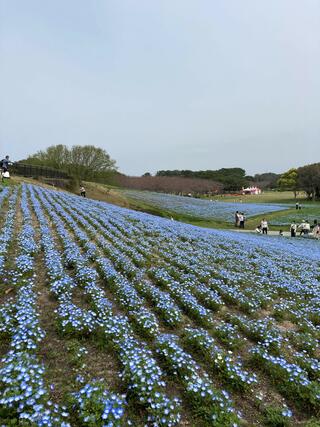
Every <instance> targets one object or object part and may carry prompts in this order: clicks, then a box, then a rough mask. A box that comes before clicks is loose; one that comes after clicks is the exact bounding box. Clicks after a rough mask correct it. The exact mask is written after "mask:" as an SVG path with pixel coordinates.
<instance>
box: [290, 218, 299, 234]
mask: <svg viewBox="0 0 320 427" xmlns="http://www.w3.org/2000/svg"><path fill="white" fill-rule="evenodd" d="M290 233H291V237H296V233H297V224H296V222H295V221H292V224H291V225H290Z"/></svg>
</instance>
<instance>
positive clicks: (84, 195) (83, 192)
mask: <svg viewBox="0 0 320 427" xmlns="http://www.w3.org/2000/svg"><path fill="white" fill-rule="evenodd" d="M80 196H82V197H86V189H85V188H84V186H83V185H82V186H81V187H80Z"/></svg>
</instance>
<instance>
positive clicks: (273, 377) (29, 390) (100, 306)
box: [0, 185, 320, 427]
mask: <svg viewBox="0 0 320 427" xmlns="http://www.w3.org/2000/svg"><path fill="white" fill-rule="evenodd" d="M180 199H182V200H184V198H180ZM186 201H187V202H190V199H186ZM199 202H202V201H199ZM206 203H210V202H206ZM211 203H212V202H211ZM215 205H218V203H215V204H212V206H215ZM0 206H2V212H3V215H2V219H1V222H0V236H2V238H1V242H0V262H1V274H0V276H1V286H2V287H1V288H0V289H1V292H2V289H3V292H2V293H1V294H0V344H1V346H0V351H1V364H0V425H1V423H3V425H10V424H9V420H10V422H14V423H16V425H39V426H65V427H66V426H68V425H72V426H73V425H87V426H127V425H137V426H162V427H164V426H176V425H187V424H186V423H187V422H189V423H191V425H201V426H202V425H203V426H210V425H211V426H222V427H224V426H226V427H227V426H237V425H239V426H240V425H242V424H243V423H244V424H245V423H247V425H296V424H299V423H300V424H301V423H302V425H303V424H305V423H307V422H309V423H311V424H310V425H311V426H312V425H313V424H312V422H314V421H313V420H316V419H318V418H319V411H320V407H319V401H320V391H319V378H320V374H319V372H320V367H319V366H320V361H319V356H320V355H319V325H320V286H319V280H320V264H319V262H320V247H319V242H317V241H294V242H293V241H289V240H287V239H281V238H277V237H266V238H265V239H263V240H262V239H259V238H257V236H254V235H238V234H236V233H233V232H227V231H222V230H220V231H217V230H205V229H201V228H198V227H193V226H190V225H186V224H182V223H178V222H172V221H168V220H165V219H162V218H157V217H155V216H150V215H147V214H144V213H142V212H134V211H131V210H128V209H123V208H119V207H116V206H113V205H109V204H106V203H103V202H98V201H93V200H88V199H83V198H79V197H76V196H73V195H71V194H68V193H64V192H55V191H51V190H46V189H44V188H40V187H33V186H29V185H28V186H26V185H23V186H22V187H17V188H16V189H14V190H13V191H12V190H8V189H6V190H5V191H4V192H3V193H2V192H0ZM210 206H211V205H210ZM220 206H222V204H221V205H220ZM250 206H251V207H252V208H253V209H254V205H250ZM278 208H279V207H277V209H278ZM225 209H226V208H225ZM234 209H235V208H234V207H233V208H232V211H233V210H234ZM271 209H273V207H271ZM257 213H260V212H257ZM252 214H253V215H254V214H255V213H254V212H253V213H252ZM223 215H224V216H226V215H229V214H228V213H227V211H226V210H225V211H224V212H223ZM231 220H232V217H231ZM62 349H64V350H62ZM51 353H53V354H51ZM53 360H55V361H56V362H55V363H56V365H61V368H62V369H61V370H59V369H57V366H55V365H54V363H53ZM59 368H60V367H59ZM58 372H61V374H59V373H58ZM59 375H60V377H59ZM315 422H316V421H315ZM275 423H276V424H275ZM13 425H14V424H13ZM314 425H316V424H314Z"/></svg>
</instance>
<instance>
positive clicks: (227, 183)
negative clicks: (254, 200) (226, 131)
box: [156, 168, 280, 191]
mask: <svg viewBox="0 0 320 427" xmlns="http://www.w3.org/2000/svg"><path fill="white" fill-rule="evenodd" d="M156 176H171V177H173V176H176V177H183V178H200V179H206V180H212V181H215V182H217V183H220V184H222V186H223V189H224V191H239V190H241V189H242V188H243V187H246V186H248V185H259V187H261V188H263V189H266V188H276V187H277V180H278V179H279V177H280V175H277V174H275V173H272V172H268V173H263V174H256V175H254V176H248V175H246V171H245V170H244V169H242V168H222V169H218V170H200V171H192V170H160V171H158V172H157V173H156Z"/></svg>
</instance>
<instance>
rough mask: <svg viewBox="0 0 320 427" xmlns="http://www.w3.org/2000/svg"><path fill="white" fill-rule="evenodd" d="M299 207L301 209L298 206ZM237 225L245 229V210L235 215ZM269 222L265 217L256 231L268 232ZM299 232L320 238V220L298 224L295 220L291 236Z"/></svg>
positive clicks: (280, 232)
mask: <svg viewBox="0 0 320 427" xmlns="http://www.w3.org/2000/svg"><path fill="white" fill-rule="evenodd" d="M297 209H301V205H300V207H299V206H298V208H297ZM234 219H235V227H238V228H242V229H244V224H245V220H246V217H245V215H244V213H243V212H239V211H236V213H235V216H234ZM268 230H269V224H268V221H267V220H266V218H263V219H262V221H261V222H260V224H259V225H257V227H256V229H255V232H256V233H259V234H268ZM298 233H299V235H300V236H312V237H315V238H317V239H320V222H318V221H317V220H316V219H315V220H314V221H313V224H310V223H309V221H307V220H303V221H302V222H301V224H297V223H296V222H295V221H293V222H292V224H291V225H290V235H291V237H296V236H297V234H298ZM283 235H284V233H283V230H280V231H279V236H283Z"/></svg>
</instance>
